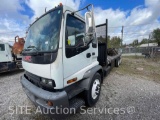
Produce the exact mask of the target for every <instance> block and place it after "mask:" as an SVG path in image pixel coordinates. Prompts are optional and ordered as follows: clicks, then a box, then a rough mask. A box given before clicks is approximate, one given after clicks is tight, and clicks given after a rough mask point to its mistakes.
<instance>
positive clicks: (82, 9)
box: [71, 4, 92, 15]
mask: <svg viewBox="0 0 160 120" xmlns="http://www.w3.org/2000/svg"><path fill="white" fill-rule="evenodd" d="M91 5H92V4H89V5H87V6H86V7H84V8H82V9H80V10H77V11H74V12H72V13H71V15H74V14H75V13H76V12H79V11H82V10H84V9H87V10H88V11H90V10H89V9H88V7H89V6H91Z"/></svg>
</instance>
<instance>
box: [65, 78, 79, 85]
mask: <svg viewBox="0 0 160 120" xmlns="http://www.w3.org/2000/svg"><path fill="white" fill-rule="evenodd" d="M75 81H77V78H73V79H71V80H68V81H67V84H70V83H73V82H75Z"/></svg>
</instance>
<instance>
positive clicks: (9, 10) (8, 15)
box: [0, 0, 160, 44]
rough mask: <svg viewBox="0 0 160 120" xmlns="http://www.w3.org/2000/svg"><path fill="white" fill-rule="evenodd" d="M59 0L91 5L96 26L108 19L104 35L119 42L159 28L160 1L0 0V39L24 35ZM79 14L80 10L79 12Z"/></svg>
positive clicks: (80, 6)
mask: <svg viewBox="0 0 160 120" xmlns="http://www.w3.org/2000/svg"><path fill="white" fill-rule="evenodd" d="M60 2H61V3H63V4H64V5H67V6H69V7H71V8H73V9H75V10H78V9H80V8H83V7H84V6H86V5H88V4H90V3H91V4H93V5H94V16H95V23H96V25H98V24H102V23H105V21H106V19H108V32H109V33H108V34H109V35H110V36H111V37H113V36H119V37H121V29H122V26H124V36H123V43H124V44H125V43H126V44H129V43H131V42H132V41H133V40H135V39H138V40H139V41H141V40H142V39H143V38H148V37H149V34H150V33H151V32H152V31H153V30H154V29H156V28H160V0H1V4H0V40H3V41H12V40H14V37H15V36H16V35H19V36H20V37H25V32H26V30H27V28H28V26H29V24H31V23H32V22H33V21H34V20H35V18H36V17H39V16H41V15H42V14H44V10H45V7H47V10H49V9H51V8H54V7H55V6H57V5H58V4H59V3H60ZM81 14H82V15H83V12H82V13H81Z"/></svg>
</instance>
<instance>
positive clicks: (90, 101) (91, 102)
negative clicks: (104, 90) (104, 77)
mask: <svg viewBox="0 0 160 120" xmlns="http://www.w3.org/2000/svg"><path fill="white" fill-rule="evenodd" d="M97 80H99V85H98V86H99V87H96V90H97V89H98V90H97V94H96V95H97V97H96V98H93V97H92V87H93V86H95V84H96V82H98V81H97ZM94 88H95V87H94ZM94 88H93V89H94ZM98 91H99V92H98ZM100 92H101V76H100V74H99V73H96V74H95V75H94V76H93V78H92V81H91V84H90V86H89V90H86V91H85V93H84V97H85V102H86V105H87V106H89V107H91V106H94V105H95V104H96V103H97V101H98V99H99V96H100ZM94 97H95V96H94Z"/></svg>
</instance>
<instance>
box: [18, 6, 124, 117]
mask: <svg viewBox="0 0 160 120" xmlns="http://www.w3.org/2000/svg"><path fill="white" fill-rule="evenodd" d="M84 9H90V11H87V12H86V13H85V19H84V18H83V17H82V16H81V15H79V14H78V11H73V10H72V9H71V8H69V7H67V6H63V5H62V4H60V5H59V6H58V7H56V8H54V9H51V10H49V11H48V12H46V13H45V14H43V15H42V16H41V17H39V18H38V19H37V20H36V21H35V22H34V23H33V24H32V25H31V26H30V28H29V29H28V34H27V37H26V41H25V46H24V50H23V52H22V54H23V59H22V65H23V68H24V69H25V73H24V74H23V75H22V76H21V78H20V80H21V84H22V86H23V89H24V92H25V93H26V95H27V96H28V98H29V99H30V100H31V101H32V102H33V103H34V104H35V105H36V106H40V108H41V109H42V110H45V111H47V110H49V113H50V115H51V116H53V117H56V116H57V115H59V114H56V110H55V109H53V108H56V107H59V108H75V109H78V108H79V107H80V106H82V105H84V104H85V105H87V106H93V105H95V103H96V102H97V101H98V99H99V96H100V91H101V84H102V83H103V79H104V76H105V75H107V74H108V73H109V71H110V70H111V69H112V68H113V67H114V66H117V67H118V66H119V64H120V59H121V54H116V55H114V56H108V55H107V45H106V43H98V41H97V39H96V30H95V23H94V15H93V5H91V4H90V5H88V6H86V7H85V8H83V9H81V10H84ZM79 11H80V10H79ZM42 112H43V111H42ZM53 113H54V114H53ZM62 114H63V113H62ZM61 117H62V115H61Z"/></svg>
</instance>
